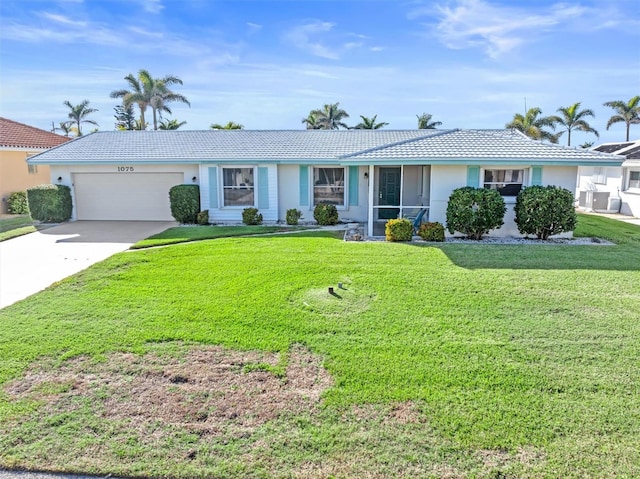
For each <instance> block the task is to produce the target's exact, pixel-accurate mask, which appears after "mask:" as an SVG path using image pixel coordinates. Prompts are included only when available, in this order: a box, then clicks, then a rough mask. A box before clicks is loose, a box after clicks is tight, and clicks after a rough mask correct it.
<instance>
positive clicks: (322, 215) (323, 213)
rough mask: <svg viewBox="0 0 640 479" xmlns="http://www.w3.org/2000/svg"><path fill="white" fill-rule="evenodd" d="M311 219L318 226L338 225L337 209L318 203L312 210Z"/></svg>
mask: <svg viewBox="0 0 640 479" xmlns="http://www.w3.org/2000/svg"><path fill="white" fill-rule="evenodd" d="M313 219H315V220H316V221H317V222H318V224H319V225H320V226H331V225H335V224H338V208H336V206H335V205H329V204H325V203H320V204H318V205H316V207H315V208H314V209H313Z"/></svg>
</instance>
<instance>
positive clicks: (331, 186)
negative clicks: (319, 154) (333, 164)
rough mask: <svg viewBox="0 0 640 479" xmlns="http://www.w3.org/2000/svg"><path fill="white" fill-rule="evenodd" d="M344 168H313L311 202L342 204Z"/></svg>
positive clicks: (315, 203)
mask: <svg viewBox="0 0 640 479" xmlns="http://www.w3.org/2000/svg"><path fill="white" fill-rule="evenodd" d="M344 176H345V169H344V168H314V169H313V204H314V205H317V204H319V203H328V204H331V205H336V206H343V205H344Z"/></svg>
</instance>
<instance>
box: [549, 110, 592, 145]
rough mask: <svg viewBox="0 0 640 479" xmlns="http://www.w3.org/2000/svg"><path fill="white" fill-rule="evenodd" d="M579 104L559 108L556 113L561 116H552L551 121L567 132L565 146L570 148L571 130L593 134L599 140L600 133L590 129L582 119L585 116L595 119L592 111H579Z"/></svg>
mask: <svg viewBox="0 0 640 479" xmlns="http://www.w3.org/2000/svg"><path fill="white" fill-rule="evenodd" d="M579 108H580V102H578V103H574V104H573V105H571V106H568V107H560V108H558V111H559V112H560V113H561V114H562V116H552V117H551V118H553V121H554V122H555V123H557V124H560V125H562V126H564V127H565V129H566V131H567V146H571V130H578V131H584V132H587V133H593V134H594V135H596V137H597V138H600V133H598V131H597V130H595V129H594V128H592V127H591V125H589V123H587V122H586V120H585V119H584V118H585V117H586V116H591V117H595V115H594V113H593V111H592V110H589V109H586V110H580V109H579Z"/></svg>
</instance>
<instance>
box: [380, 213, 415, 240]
mask: <svg viewBox="0 0 640 479" xmlns="http://www.w3.org/2000/svg"><path fill="white" fill-rule="evenodd" d="M384 236H385V238H386V240H387V241H411V238H413V223H412V222H411V221H409V220H408V219H406V218H398V219H393V220H389V221H387V223H386V224H385V226H384Z"/></svg>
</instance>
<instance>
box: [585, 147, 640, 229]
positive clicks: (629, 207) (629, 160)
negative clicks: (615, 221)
mask: <svg viewBox="0 0 640 479" xmlns="http://www.w3.org/2000/svg"><path fill="white" fill-rule="evenodd" d="M593 151H598V152H602V153H612V154H616V155H619V156H621V157H622V159H623V163H622V165H621V166H609V167H607V166H603V165H602V166H587V165H583V166H581V167H580V168H579V169H578V196H579V200H578V205H579V206H580V207H581V208H584V209H586V210H593V211H597V212H608V213H622V214H624V215H631V216H635V217H639V218H640V140H635V141H625V142H617V143H603V144H602V145H599V146H596V147H595V148H593Z"/></svg>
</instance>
